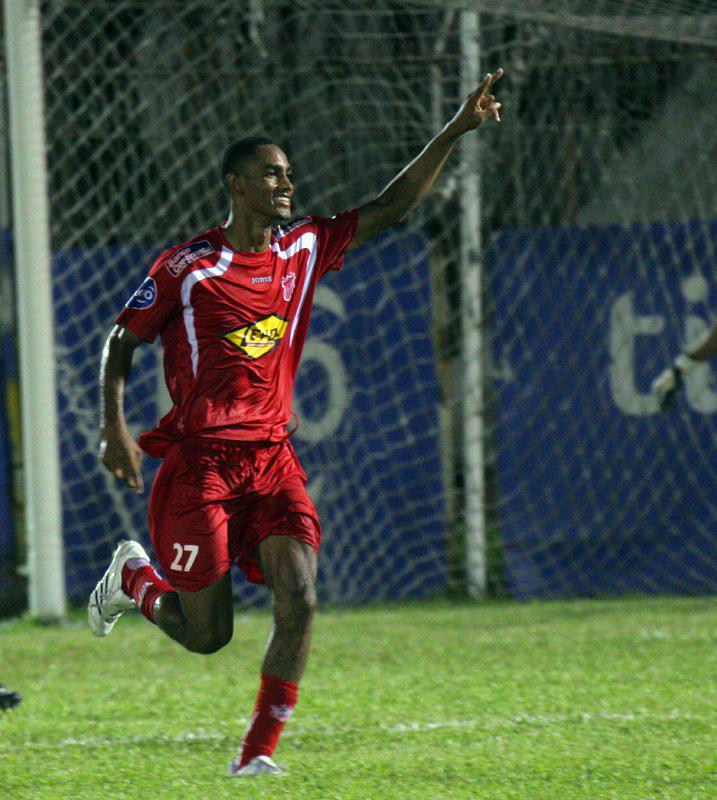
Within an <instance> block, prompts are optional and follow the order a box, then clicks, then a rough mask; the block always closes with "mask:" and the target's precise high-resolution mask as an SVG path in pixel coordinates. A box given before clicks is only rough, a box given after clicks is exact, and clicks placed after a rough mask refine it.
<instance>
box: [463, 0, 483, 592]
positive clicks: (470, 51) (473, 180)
mask: <svg viewBox="0 0 717 800" xmlns="http://www.w3.org/2000/svg"><path fill="white" fill-rule="evenodd" d="M460 40H461V96H462V97H465V96H466V95H468V93H469V92H471V91H472V90H473V89H474V88H475V87H476V86H477V85H478V83H479V82H480V21H479V15H478V13H476V12H474V11H462V12H461V20H460ZM459 180H460V183H461V189H460V198H461V261H460V280H461V329H462V333H463V335H462V341H463V416H462V423H463V424H462V429H463V456H464V477H463V480H464V507H465V525H466V578H467V584H468V586H467V588H468V592H469V594H471V595H472V596H473V597H482V596H484V595H485V590H486V577H487V575H486V573H487V570H486V525H485V519H486V518H485V470H484V462H485V454H484V436H483V369H482V367H483V346H484V343H483V331H482V323H483V310H482V293H483V275H482V269H483V264H482V250H481V244H482V243H481V194H480V133H479V132H475V133H472V134H469V135H467V136H464V137H463V141H462V142H461V168H460V178H459Z"/></svg>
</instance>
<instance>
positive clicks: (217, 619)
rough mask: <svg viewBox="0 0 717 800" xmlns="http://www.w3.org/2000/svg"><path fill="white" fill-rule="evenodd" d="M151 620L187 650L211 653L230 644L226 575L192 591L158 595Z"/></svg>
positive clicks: (231, 612)
mask: <svg viewBox="0 0 717 800" xmlns="http://www.w3.org/2000/svg"><path fill="white" fill-rule="evenodd" d="M152 620H153V622H154V623H155V624H156V625H157V626H158V627H159V628H161V629H162V630H163V631H164V632H165V633H166V634H167V636H170V637H171V638H172V639H174V641H175V642H178V643H179V644H181V645H182V647H186V648H187V650H190V651H191V652H193V653H204V654H209V653H215V652H216V651H217V650H220V649H221V648H222V647H224V645H226V644H228V643H229V642H230V641H231V638H232V633H233V630H234V603H233V597H232V582H231V576H230V574H229V573H228V572H227V573H226V574H225V575H223V576H222V577H221V578H220V579H219V580H218V581H216V582H215V583H213V584H211V585H210V586H207V587H205V588H204V589H199V590H198V591H196V592H182V591H180V592H175V591H172V592H164V593H162V594H161V595H160V596H159V597H158V598H157V599H156V601H155V603H154V608H153V609H152Z"/></svg>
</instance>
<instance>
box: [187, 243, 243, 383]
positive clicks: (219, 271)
mask: <svg viewBox="0 0 717 800" xmlns="http://www.w3.org/2000/svg"><path fill="white" fill-rule="evenodd" d="M231 263H232V252H231V250H227V248H226V247H222V252H221V255H220V256H219V261H217V263H216V264H215V265H214V266H213V267H205V268H204V269H197V270H194V272H190V273H189V275H187V277H186V278H185V279H184V280H183V281H182V305H183V306H184V327H185V328H186V329H187V339H188V340H189V346H190V347H191V349H192V372H193V373H194V375H195V376H196V374H197V365H198V364H199V342H198V341H197V332H196V330H195V329H194V309H193V308H192V304H191V302H190V301H191V294H192V289H193V288H194V287H195V286H196V285H197V284H198V283H199V281H203V280H205V279H206V278H217V277H219V276H220V275H223V274H224V273H225V272H226V271H227V270H228V269H229V265H230V264H231Z"/></svg>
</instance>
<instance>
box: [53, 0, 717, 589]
mask: <svg viewBox="0 0 717 800" xmlns="http://www.w3.org/2000/svg"><path fill="white" fill-rule="evenodd" d="M467 7H468V4H466V3H461V2H446V3H442V4H439V3H430V4H429V3H420V2H415V3H396V2H391V1H390V0H381V2H372V3H368V2H358V0H351V2H341V3H339V2H332V1H331V0H326V2H309V0H297V1H296V2H293V3H285V2H279V1H278V0H265V1H264V2H260V0H247V1H246V2H236V1H234V0H233V1H232V2H229V0H213V1H212V2H208V0H190V1H189V2H186V3H182V4H174V3H172V4H167V3H151V4H150V3H144V2H131V1H130V0H115V1H114V2H111V3H110V2H103V1H102V0H92V1H91V2H75V1H74V0H55V1H54V2H52V3H44V4H43V58H44V69H45V81H46V105H47V134H48V148H49V153H48V165H49V171H50V202H51V224H52V231H51V234H52V243H53V251H54V254H55V257H54V291H55V302H56V325H57V337H56V342H55V346H56V350H57V357H58V378H59V391H60V414H61V420H60V423H61V434H62V460H63V486H64V490H63V491H64V496H63V504H64V520H65V531H66V532H65V535H66V544H67V570H68V584H69V586H70V592H71V594H72V595H73V596H74V597H76V598H79V597H81V596H83V595H84V593H85V591H86V590H87V588H88V587H89V586H91V585H92V584H93V582H94V580H96V577H97V575H98V574H99V573H100V572H101V570H102V569H103V564H104V563H105V561H106V559H107V556H108V554H109V552H110V549H111V546H112V543H113V542H114V541H116V540H117V539H118V538H120V537H121V536H124V535H127V534H128V533H130V534H132V535H134V536H138V537H140V538H146V526H145V519H144V518H145V510H146V509H145V504H146V498H140V497H137V496H135V495H133V494H131V493H130V492H128V491H126V490H123V489H122V488H121V487H119V486H118V485H116V484H115V483H114V481H113V480H112V479H111V478H110V477H109V475H108V474H107V473H105V472H103V471H102V469H101V468H100V467H99V465H98V462H97V458H96V455H95V452H96V447H97V438H98V434H97V419H98V393H97V380H96V378H97V369H98V362H99V355H100V351H101V345H102V341H103V338H104V336H106V334H107V332H108V330H109V328H110V326H111V323H112V319H113V317H114V316H115V314H116V313H117V311H118V309H119V308H120V307H121V305H122V304H123V303H124V302H125V300H126V299H127V297H129V296H130V294H131V293H132V291H133V289H134V288H135V287H136V286H137V285H138V284H139V282H140V280H141V278H142V276H143V274H144V272H145V271H146V268H147V266H148V264H149V263H150V261H151V258H152V256H153V254H155V253H156V252H158V251H159V250H160V249H161V248H162V247H163V246H165V245H166V244H168V243H172V242H179V241H183V240H185V239H187V238H188V237H190V236H192V235H194V234H196V233H197V232H199V231H201V230H204V229H206V228H207V227H210V226H211V225H214V224H217V222H218V221H219V220H220V219H221V218H222V215H223V214H224V213H225V212H226V209H225V199H224V197H223V196H222V194H221V189H220V186H219V182H218V176H217V169H216V165H217V164H218V161H219V157H220V154H221V151H222V149H223V147H224V146H225V145H226V144H227V142H228V141H230V140H231V139H233V138H234V137H236V136H238V135H248V134H251V133H258V132H270V133H271V134H272V135H273V136H276V138H277V139H278V140H279V142H280V143H282V144H283V145H284V146H285V148H286V150H287V152H288V154H289V156H290V158H291V160H292V161H293V163H294V166H295V169H296V170H297V173H298V201H299V211H302V212H305V211H311V212H314V213H324V214H332V213H336V212H337V211H340V210H342V209H344V208H348V207H352V206H355V205H357V204H359V203H360V202H363V201H365V200H367V199H369V198H370V197H371V196H373V195H374V194H375V193H376V192H377V191H378V190H379V189H380V188H381V187H382V186H383V185H385V183H386V182H387V181H388V179H390V178H391V177H392V175H393V174H395V172H396V171H397V170H398V169H399V168H400V167H401V166H403V164H404V163H405V162H406V161H407V160H408V159H409V158H411V157H412V156H413V155H415V154H416V153H417V152H418V150H419V149H420V147H421V146H422V145H423V144H424V143H425V142H426V141H427V140H428V138H429V137H430V136H431V135H432V134H433V133H434V132H435V131H436V130H438V128H439V127H440V125H441V124H442V123H443V122H444V121H445V119H447V117H448V116H449V114H450V113H452V111H453V110H454V109H455V107H456V106H457V104H458V102H459V99H460V75H461V70H462V69H465V68H466V64H465V61H464V57H463V56H462V50H461V37H460V19H461V15H462V14H463V13H467V12H466V11H465V9H466V8H467ZM481 9H482V10H483V12H484V13H481V15H480V19H479V23H480V61H481V63H480V69H481V70H482V71H485V70H486V69H488V68H493V67H495V66H497V65H499V64H500V65H503V66H504V67H505V68H506V70H507V72H508V75H507V77H506V79H505V80H504V85H502V86H501V87H500V94H501V100H502V102H503V103H504V120H505V121H504V124H503V125H502V126H493V127H490V128H488V127H486V129H485V130H482V131H480V132H479V134H478V136H479V137H480V146H481V154H482V157H481V161H480V164H481V167H480V179H481V207H480V223H481V228H482V233H483V253H482V261H483V270H484V274H485V279H484V287H485V298H484V311H485V330H486V333H487V337H488V339H487V341H488V342H489V347H488V352H487V353H486V364H485V367H486V370H485V373H486V380H485V398H486V405H485V407H484V408H483V409H482V413H483V422H484V435H485V440H486V455H487V462H486V475H485V486H486V515H487V523H488V525H487V536H488V544H489V550H488V554H489V567H490V571H489V589H490V590H491V591H492V592H493V593H496V594H504V593H510V594H513V595H519V596H536V595H551V594H561V595H576V594H586V593H595V592H613V591H631V590H648V591H705V590H714V588H715V587H717V567H716V563H717V553H716V552H715V545H714V542H713V537H711V531H710V526H711V524H712V521H713V519H714V492H713V491H712V489H711V487H712V486H713V485H714V478H715V474H714V467H713V466H712V465H711V459H710V458H709V456H708V453H706V452H705V445H706V444H707V447H709V443H710V442H712V441H714V436H715V419H717V417H715V412H716V411H717V394H715V392H714V388H713V386H712V385H711V383H710V381H711V379H712V376H711V373H710V372H709V368H708V367H704V368H701V370H698V372H697V373H696V374H695V376H694V378H693V379H691V382H690V385H689V386H688V393H687V398H686V400H685V402H683V403H682V404H681V405H680V408H679V410H678V412H677V414H676V415H674V416H673V417H671V418H665V417H660V416H658V415H657V414H656V413H655V411H656V409H655V407H654V401H653V400H652V399H651V398H650V397H649V394H648V391H647V386H648V384H649V379H650V378H651V377H652V376H653V374H654V373H656V372H657V371H658V370H659V369H660V368H661V367H662V366H663V365H664V364H665V363H667V360H668V358H670V357H672V356H673V355H674V353H675V351H676V349H677V347H678V345H679V343H680V342H681V341H683V340H684V339H685V337H686V336H687V335H688V334H689V335H693V334H694V333H695V332H696V331H698V330H699V329H701V328H703V327H704V326H705V325H706V320H707V319H708V315H709V307H710V303H711V302H712V301H713V300H714V288H713V284H714V251H715V241H716V240H717V232H716V230H715V224H716V223H715V220H717V183H716V181H717V179H716V178H715V175H717V169H715V166H716V164H715V162H717V134H716V133H715V126H714V125H713V122H712V121H713V120H714V118H715V111H717V90H715V88H714V85H713V84H714V81H713V80H711V79H710V76H713V75H714V68H715V52H716V51H715V48H716V47H717V27H716V21H715V14H714V10H713V8H712V3H709V2H686V0H685V1H684V2H679V1H676V2H667V0H654V2H653V1H650V0H644V1H643V2H619V1H618V0H602V1H601V2H591V3H587V2H578V0H575V1H574V2H570V1H569V0H554V2H542V3H538V2H535V3H525V2H522V3H511V2H501V3H500V4H498V3H490V2H486V3H483V4H481ZM461 163H462V162H461V160H460V159H458V158H455V157H454V158H453V159H452V160H450V161H449V163H448V165H447V167H446V170H445V172H444V175H443V176H442V178H441V180H440V182H439V184H438V186H437V188H436V190H435V191H434V193H433V194H432V195H431V197H430V198H429V199H428V200H426V201H424V203H423V204H422V206H421V207H420V209H419V210H418V211H417V212H416V213H415V214H414V215H413V216H412V217H411V219H410V220H409V221H408V223H407V224H406V225H405V226H401V227H399V228H396V229H393V230H392V231H390V232H389V233H388V234H387V235H385V236H383V237H381V238H380V239H379V240H377V241H375V242H373V243H371V244H370V245H369V246H367V247H365V248H363V249H361V250H360V251H358V252H357V253H356V255H355V257H353V258H352V259H351V260H350V261H349V263H348V264H347V267H346V270H345V273H342V274H340V275H338V276H333V277H332V279H331V280H332V281H333V282H327V284H326V286H325V287H322V290H321V291H320V293H319V294H318V295H317V308H316V313H315V319H314V322H313V323H312V324H313V327H312V334H311V338H310V340H309V343H308V345H307V352H306V356H305V359H304V364H303V366H302V368H301V371H300V374H299V379H298V383H297V394H296V406H297V409H298V410H299V411H300V412H301V416H302V418H303V422H302V426H301V427H300V428H299V432H298V433H297V437H296V439H297V443H298V446H299V450H300V453H301V456H302V459H303V461H304V464H305V466H306V468H307V472H308V474H309V480H310V486H311V491H312V492H313V494H314V497H315V499H316V501H317V504H318V506H319V510H320V513H321V515H322V519H323V523H324V529H325V548H324V553H323V567H322V576H321V587H322V589H321V591H322V593H323V596H324V598H326V599H328V600H331V601H334V602H358V601H362V600H367V599H375V598H380V597H386V596H406V595H421V594H427V593H431V592H434V591H441V590H443V589H445V588H446V586H451V585H453V586H460V585H461V584H462V582H463V580H464V576H463V574H462V566H461V565H462V563H463V557H464V553H463V552H462V533H463V532H464V527H465V521H464V520H463V519H462V514H461V509H462V507H463V505H464V500H465V498H464V497H462V491H463V490H462V487H463V473H464V461H463V453H462V445H461V436H460V411H461V400H460V398H461V396H462V391H463V390H462V369H461V362H460V354H461V349H462V348H461V334H460V329H459V309H460V303H461V286H460V280H459V272H460V269H459V264H458V258H459V252H460V247H459V244H460V241H461V235H462V232H461V230H460V225H459V220H460V213H459V207H460V202H461V188H462V187H463V186H465V182H466V181H468V180H471V179H473V178H474V176H471V175H466V174H464V173H463V172H462V171H461ZM157 364H158V359H157V352H156V350H153V349H152V348H149V347H145V348H142V349H141V350H140V351H139V352H138V356H137V359H136V362H135V366H134V370H133V376H134V377H133V382H132V385H131V386H130V390H129V398H130V402H129V403H128V409H127V410H128V415H129V420H130V423H131V425H132V426H133V429H134V430H135V431H138V430H141V429H143V428H145V427H147V426H148V425H150V424H151V423H152V421H153V419H155V418H156V416H157V414H158V413H159V411H160V409H161V408H162V404H163V403H164V396H163V391H162V387H161V381H160V380H158V366H157ZM154 466H156V465H154ZM145 469H146V470H147V473H148V474H147V478H148V479H149V478H150V477H151V471H152V469H153V465H151V464H149V463H148V464H146V465H145ZM237 594H238V596H239V597H240V598H241V599H242V601H243V602H245V603H247V604H249V603H254V602H260V600H261V598H262V597H263V595H262V594H261V592H257V591H256V590H254V589H253V588H252V587H248V586H246V585H245V584H241V583H239V584H237Z"/></svg>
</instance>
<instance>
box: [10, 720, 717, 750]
mask: <svg viewBox="0 0 717 800" xmlns="http://www.w3.org/2000/svg"><path fill="white" fill-rule="evenodd" d="M688 720H689V721H699V722H706V723H709V724H710V725H711V726H713V727H717V716H711V717H708V716H700V715H697V714H690V713H682V712H679V711H667V712H665V713H662V714H660V713H652V712H649V711H636V712H626V713H614V712H608V711H605V712H602V711H598V712H591V711H576V712H574V713H572V714H517V715H516V716H514V717H504V718H501V717H494V718H485V717H475V718H472V719H453V720H440V721H436V722H402V723H398V724H397V725H379V726H378V731H380V732H381V733H384V734H389V735H400V734H407V733H409V734H411V733H413V734H420V733H429V732H431V731H437V730H445V729H466V728H480V729H481V730H495V729H497V728H504V727H510V726H522V725H525V726H529V725H540V726H550V725H563V724H565V723H571V722H577V723H589V722H596V721H607V722H641V721H648V722H684V721H688ZM246 723H247V720H237V733H236V734H232V735H229V734H226V733H219V732H217V731H205V730H203V729H202V728H199V729H198V730H196V731H187V732H185V733H178V734H176V735H174V736H168V735H162V734H155V735H151V734H149V735H138V736H117V737H103V736H99V737H82V738H74V737H71V738H67V739H61V740H59V741H55V742H51V741H32V740H28V741H25V742H22V743H21V744H17V745H11V746H10V747H5V748H2V747H0V754H2V753H3V752H5V753H9V752H17V751H21V750H54V749H63V748H72V747H118V746H122V745H131V744H156V745H161V744H192V743H194V742H224V741H226V742H234V743H238V742H239V740H240V739H241V732H242V731H243V726H244V725H246ZM362 730H366V728H363V727H357V726H344V727H341V728H334V729H330V728H305V729H301V728H299V729H292V728H289V729H288V730H287V731H286V732H285V733H284V738H292V739H296V738H301V737H304V736H341V735H345V734H349V733H360V732H361V731H362Z"/></svg>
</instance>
